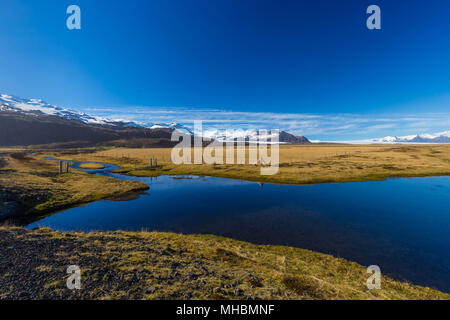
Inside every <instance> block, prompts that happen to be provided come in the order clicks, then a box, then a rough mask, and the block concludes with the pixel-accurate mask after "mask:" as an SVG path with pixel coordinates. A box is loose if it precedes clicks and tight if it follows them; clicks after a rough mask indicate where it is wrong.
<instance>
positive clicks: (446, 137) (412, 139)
mask: <svg viewBox="0 0 450 320" xmlns="http://www.w3.org/2000/svg"><path fill="white" fill-rule="evenodd" d="M371 141H372V143H450V131H444V132H439V133H435V134H417V135H410V136H401V137H396V136H394V137H392V136H388V137H384V138H376V139H371Z"/></svg>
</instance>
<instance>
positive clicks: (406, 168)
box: [56, 145, 450, 184]
mask: <svg viewBox="0 0 450 320" xmlns="http://www.w3.org/2000/svg"><path fill="white" fill-rule="evenodd" d="M171 151H172V149H167V148H155V149H130V148H117V149H109V150H102V151H98V152H96V153H92V154H83V155H70V156H66V157H65V158H66V159H74V160H81V161H99V162H110V163H115V164H118V165H120V166H121V167H122V170H121V172H122V173H126V174H130V175H136V176H154V175H158V174H173V175H176V174H192V175H205V176H218V177H228V178H235V179H244V180H254V181H261V182H273V183H285V184H310V183H326V182H349V181H364V180H379V179H384V178H388V177H410V176H434V175H449V174H450V146H449V145H304V146H287V145H282V146H280V168H279V171H278V173H277V174H275V175H271V176H263V175H261V170H260V169H261V167H260V166H259V165H248V164H247V165H237V164H234V165H230V164H216V165H207V164H202V165H184V164H183V165H174V164H173V163H172V161H171ZM225 154H226V151H224V155H225ZM56 156H58V155H57V154H56ZM246 157H247V158H246V163H248V150H247V152H246ZM150 158H156V159H157V160H158V168H150V167H149V159H150Z"/></svg>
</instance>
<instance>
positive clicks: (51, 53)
mask: <svg viewBox="0 0 450 320" xmlns="http://www.w3.org/2000/svg"><path fill="white" fill-rule="evenodd" d="M71 4H77V5H79V6H80V8H81V14H82V29H81V30H77V31H69V30H68V29H67V28H66V18H67V14H66V8H67V7H68V6H69V5H71ZM371 4H377V5H379V6H380V7H381V16H382V30H375V31H370V30H368V29H367V28H366V18H367V14H366V13H365V11H366V8H367V7H368V6H369V5H371ZM449 16H450V2H449V1H447V0H440V1H439V0H434V1H433V0H431V1H425V0H417V1H406V0H404V1H402V0H389V1H379V0H371V1H365V0H342V1H337V0H315V1H312V0H310V1H300V0H296V1H265V0H252V1H250V0H152V1H144V0H141V1H138V0H127V1H118V0H117V1H114V0H108V1H107V0H96V1H91V0H70V1H65V0H46V1H34V0H2V1H1V3H0V17H1V21H2V28H0V43H1V49H2V50H1V52H2V53H1V55H0V70H1V77H0V92H1V93H8V94H12V95H16V96H20V97H24V98H42V99H44V100H46V101H47V102H49V103H52V104H56V105H61V106H66V107H70V108H73V109H82V110H86V111H90V112H91V113H94V114H99V115H106V116H108V115H111V116H120V117H121V118H128V119H133V120H142V121H145V122H160V120H164V121H166V122H168V121H179V122H182V121H181V120H180V118H182V119H184V120H190V119H195V117H200V119H199V120H202V119H204V120H208V121H209V123H211V124H214V125H216V126H219V125H223V126H228V125H231V124H234V125H236V126H241V127H242V126H246V125H247V126H248V127H250V126H262V125H264V126H265V127H264V128H267V129H270V128H280V129H289V130H290V131H291V132H294V133H298V134H305V135H307V136H309V137H311V138H312V139H321V140H326V139H328V140H349V139H362V138H369V137H378V136H384V135H407V134H414V133H425V132H439V131H445V130H449V129H450V115H449V112H450V108H449V106H450V59H449V58H448V57H450V19H449ZM164 111H170V112H166V113H164ZM405 119H408V120H405Z"/></svg>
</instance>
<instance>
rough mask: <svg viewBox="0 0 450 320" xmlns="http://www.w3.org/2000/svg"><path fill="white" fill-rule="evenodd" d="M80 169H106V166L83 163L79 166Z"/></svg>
mask: <svg viewBox="0 0 450 320" xmlns="http://www.w3.org/2000/svg"><path fill="white" fill-rule="evenodd" d="M78 168H80V169H90V170H95V169H104V168H105V166H104V165H102V164H100V163H82V164H80V165H79V166H78Z"/></svg>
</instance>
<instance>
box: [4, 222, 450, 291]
mask: <svg viewBox="0 0 450 320" xmlns="http://www.w3.org/2000/svg"><path fill="white" fill-rule="evenodd" d="M0 246H1V247H2V255H0V266H1V275H2V276H1V277H0V298H1V299H245V300H247V299H450V295H448V294H445V293H442V292H439V291H436V290H433V289H430V288H424V287H420V286H415V285H411V284H409V283H406V282H398V281H394V280H392V279H390V278H389V277H386V276H382V278H381V289H372V290H369V289H368V288H367V286H366V281H367V279H368V277H369V276H370V274H368V273H367V270H366V268H365V267H363V266H361V265H358V264H356V263H353V262H349V261H347V260H345V259H341V258H335V257H332V256H330V255H326V254H322V253H316V252H312V251H309V250H304V249H297V248H291V247H279V246H259V245H254V244H250V243H246V242H241V241H236V240H231V239H227V238H222V237H217V236H210V235H180V234H172V233H161V232H151V233H149V232H122V231H116V232H92V233H79V232H76V233H75V232H73V233H61V232H55V231H52V230H50V229H34V230H25V229H21V228H12V227H9V228H0ZM70 265H77V266H79V267H80V269H81V289H80V290H69V289H68V288H67V286H66V282H67V278H68V277H69V275H68V274H67V272H66V271H67V267H68V266H70Z"/></svg>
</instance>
